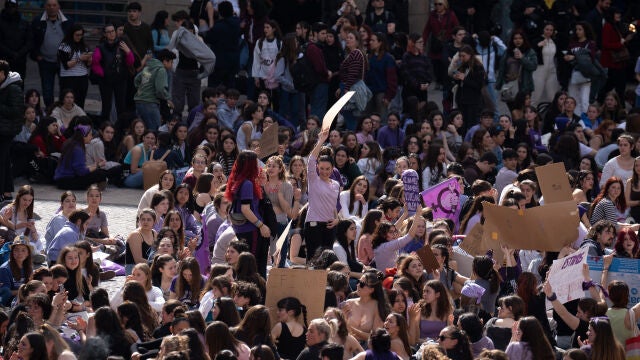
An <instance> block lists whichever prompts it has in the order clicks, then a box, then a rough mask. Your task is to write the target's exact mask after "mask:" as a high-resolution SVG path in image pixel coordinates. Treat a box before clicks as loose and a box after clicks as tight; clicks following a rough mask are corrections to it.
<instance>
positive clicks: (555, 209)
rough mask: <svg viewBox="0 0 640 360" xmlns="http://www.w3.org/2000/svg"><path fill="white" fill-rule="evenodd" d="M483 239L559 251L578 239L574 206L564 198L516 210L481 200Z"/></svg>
mask: <svg viewBox="0 0 640 360" xmlns="http://www.w3.org/2000/svg"><path fill="white" fill-rule="evenodd" d="M482 215H483V216H484V219H485V222H484V238H485V239H486V240H488V241H489V242H491V241H499V242H501V243H503V244H505V245H507V246H509V247H510V248H512V249H520V250H540V251H560V249H562V248H563V247H564V246H565V245H568V244H570V243H572V242H574V241H576V239H577V238H578V222H579V221H580V219H579V218H578V209H577V207H576V204H575V202H574V201H573V200H572V201H564V202H557V203H552V204H548V205H545V206H536V207H533V208H530V209H526V210H516V209H511V208H508V207H505V206H497V205H494V204H491V203H488V202H485V203H484V207H483V211H482Z"/></svg>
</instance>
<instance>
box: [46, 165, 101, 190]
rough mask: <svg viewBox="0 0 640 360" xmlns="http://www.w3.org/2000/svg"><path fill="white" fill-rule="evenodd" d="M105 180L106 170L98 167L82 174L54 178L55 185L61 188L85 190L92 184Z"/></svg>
mask: <svg viewBox="0 0 640 360" xmlns="http://www.w3.org/2000/svg"><path fill="white" fill-rule="evenodd" d="M105 180H107V172H106V171H105V170H102V169H98V170H95V171H92V172H90V173H88V174H87V175H83V176H74V177H66V178H60V179H57V180H56V186H58V189H62V190H87V189H88V188H89V186H91V185H92V184H97V183H99V182H103V181H105Z"/></svg>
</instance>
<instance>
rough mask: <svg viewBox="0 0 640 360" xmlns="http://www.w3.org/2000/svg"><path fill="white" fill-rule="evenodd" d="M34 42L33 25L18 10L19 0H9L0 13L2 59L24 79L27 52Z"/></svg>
mask: <svg viewBox="0 0 640 360" xmlns="http://www.w3.org/2000/svg"><path fill="white" fill-rule="evenodd" d="M32 42H33V34H32V29H31V25H30V24H29V23H28V22H27V21H26V20H24V19H23V18H22V14H21V13H20V12H19V11H18V0H7V1H6V2H5V3H4V9H3V10H2V13H1V14H0V44H1V45H0V59H2V60H6V61H7V62H8V63H9V66H10V67H11V68H12V69H14V70H15V71H16V72H17V73H18V74H20V77H22V79H23V80H24V79H25V76H26V75H27V54H29V51H31V46H32V45H31V44H32Z"/></svg>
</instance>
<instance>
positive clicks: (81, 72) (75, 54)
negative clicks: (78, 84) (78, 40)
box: [58, 42, 89, 77]
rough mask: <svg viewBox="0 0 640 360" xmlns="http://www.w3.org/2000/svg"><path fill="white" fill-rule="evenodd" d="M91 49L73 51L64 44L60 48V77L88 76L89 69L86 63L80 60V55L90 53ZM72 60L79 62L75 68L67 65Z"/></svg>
mask: <svg viewBox="0 0 640 360" xmlns="http://www.w3.org/2000/svg"><path fill="white" fill-rule="evenodd" d="M88 51H89V49H88V48H85V49H82V50H80V49H73V48H71V46H69V45H68V44H66V43H64V42H62V43H60V46H59V47H58V61H59V62H60V77H70V76H87V75H89V68H88V67H87V64H86V63H85V62H84V61H81V60H80V55H82V54H83V53H85V52H88ZM71 60H78V62H77V63H76V65H75V66H73V67H68V66H67V63H68V62H69V61H71Z"/></svg>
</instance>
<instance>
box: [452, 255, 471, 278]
mask: <svg viewBox="0 0 640 360" xmlns="http://www.w3.org/2000/svg"><path fill="white" fill-rule="evenodd" d="M451 260H455V261H456V262H458V270H456V272H457V273H458V274H460V275H462V276H465V277H471V275H472V273H473V256H469V255H465V254H461V253H459V252H455V251H454V252H453V254H452V255H451Z"/></svg>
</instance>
